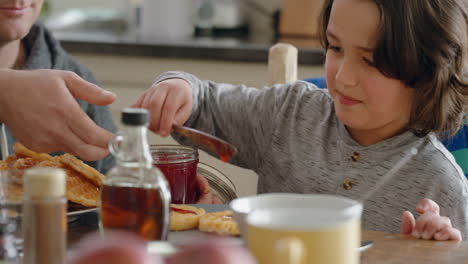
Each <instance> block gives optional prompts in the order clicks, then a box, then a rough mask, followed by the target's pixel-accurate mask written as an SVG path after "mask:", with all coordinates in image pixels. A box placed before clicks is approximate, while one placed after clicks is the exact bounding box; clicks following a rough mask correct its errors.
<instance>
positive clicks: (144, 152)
mask: <svg viewBox="0 0 468 264" xmlns="http://www.w3.org/2000/svg"><path fill="white" fill-rule="evenodd" d="M122 135H123V139H122V141H121V145H120V149H119V151H118V152H117V155H116V161H117V164H119V165H121V166H127V167H151V166H152V164H153V159H152V157H151V152H150V148H149V144H148V128H147V127H146V126H127V125H124V126H123V127H122Z"/></svg>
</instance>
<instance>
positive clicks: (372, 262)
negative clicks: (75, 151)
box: [68, 217, 468, 264]
mask: <svg viewBox="0 0 468 264" xmlns="http://www.w3.org/2000/svg"><path fill="white" fill-rule="evenodd" d="M96 220H97V218H95V217H91V218H88V220H87V221H84V222H81V223H79V224H74V225H71V226H70V227H69V232H68V238H69V245H72V244H73V243H75V242H76V241H77V240H79V239H80V238H81V237H83V236H84V235H85V234H87V233H90V232H95V231H97V230H98V227H97V224H96ZM181 234H182V233H179V234H178V235H181ZM365 240H372V241H374V245H373V246H372V247H371V248H370V249H368V250H366V251H364V252H363V253H362V254H361V264H396V263H404V264H419V263H421V264H423V263H424V264H428V263H437V264H444V263H450V264H459V263H460V264H462V263H468V242H461V243H457V242H453V241H433V240H421V239H415V238H413V237H411V236H405V235H400V234H391V233H385V232H377V231H368V230H364V231H363V234H362V241H365Z"/></svg>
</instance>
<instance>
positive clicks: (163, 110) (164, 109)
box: [132, 79, 193, 137]
mask: <svg viewBox="0 0 468 264" xmlns="http://www.w3.org/2000/svg"><path fill="white" fill-rule="evenodd" d="M192 105H193V99H192V87H190V85H189V84H188V83H187V82H186V81H185V80H182V79H169V80H165V81H162V82H160V83H157V84H155V85H154V86H152V87H151V88H149V89H148V90H146V91H145V92H144V93H143V94H142V95H141V96H140V97H139V98H138V100H137V101H136V102H135V103H134V104H133V105H132V107H139V108H146V109H148V111H149V112H150V117H151V122H150V126H149V128H150V129H151V130H152V131H153V132H155V133H157V134H159V135H161V136H163V137H167V136H169V134H170V133H171V131H172V125H173V124H177V125H182V124H184V123H185V121H187V119H188V118H189V117H190V114H191V113H192Z"/></svg>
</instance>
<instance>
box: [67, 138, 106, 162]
mask: <svg viewBox="0 0 468 264" xmlns="http://www.w3.org/2000/svg"><path fill="white" fill-rule="evenodd" d="M64 144H65V147H64V149H63V151H65V152H68V153H70V154H73V155H76V156H78V157H80V158H81V159H82V160H85V161H95V160H101V159H103V158H105V157H106V156H107V155H108V154H109V149H108V148H107V147H106V148H102V147H97V146H94V145H90V144H87V143H85V142H83V140H81V138H80V137H79V136H78V135H75V134H73V133H70V135H69V136H68V137H67V138H66V141H65V142H64Z"/></svg>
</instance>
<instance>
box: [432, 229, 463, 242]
mask: <svg viewBox="0 0 468 264" xmlns="http://www.w3.org/2000/svg"><path fill="white" fill-rule="evenodd" d="M434 239H435V240H439V241H445V240H455V241H462V237H461V232H460V230H458V229H456V228H453V227H447V228H444V229H442V230H440V231H439V232H437V233H435V234H434Z"/></svg>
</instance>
